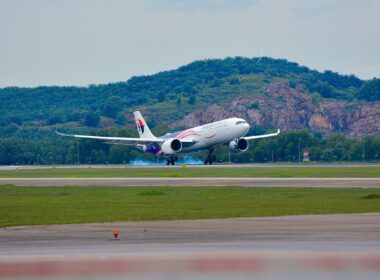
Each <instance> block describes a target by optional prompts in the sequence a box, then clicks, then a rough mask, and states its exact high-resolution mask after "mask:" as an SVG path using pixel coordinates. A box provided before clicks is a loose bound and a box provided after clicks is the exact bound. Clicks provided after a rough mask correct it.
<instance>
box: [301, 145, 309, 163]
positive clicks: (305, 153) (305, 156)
mask: <svg viewBox="0 0 380 280" xmlns="http://www.w3.org/2000/svg"><path fill="white" fill-rule="evenodd" d="M303 161H304V162H308V161H310V158H309V149H308V148H304V149H303Z"/></svg>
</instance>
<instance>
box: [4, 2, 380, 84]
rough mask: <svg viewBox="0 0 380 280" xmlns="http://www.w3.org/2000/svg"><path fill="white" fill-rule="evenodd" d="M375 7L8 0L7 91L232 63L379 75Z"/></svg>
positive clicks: (379, 20)
mask: <svg viewBox="0 0 380 280" xmlns="http://www.w3.org/2000/svg"><path fill="white" fill-rule="evenodd" d="M379 11H380V1H377V0H356V1H354V0H240V1H239V0H193V1H191V0H177V1H175V0H156V1H154V0H141V1H137V0H136V1H122V0H62V1H61V0H0V87H6V86H38V85H89V84H92V83H94V84H99V83H108V82H116V81H125V80H127V79H128V78H130V77H131V76H135V75H148V74H153V73H156V72H159V71H164V70H170V69H175V68H177V67H179V66H181V65H184V64H187V63H190V62H192V61H194V60H198V59H205V58H224V57H227V56H246V57H255V56H271V57H275V58H286V59H288V60H291V61H295V62H298V63H300V64H301V65H305V66H308V67H310V68H313V69H318V70H325V69H331V70H333V71H338V72H341V73H345V74H355V75H357V76H359V77H360V78H364V79H370V78H373V77H380V16H379V13H380V12H379Z"/></svg>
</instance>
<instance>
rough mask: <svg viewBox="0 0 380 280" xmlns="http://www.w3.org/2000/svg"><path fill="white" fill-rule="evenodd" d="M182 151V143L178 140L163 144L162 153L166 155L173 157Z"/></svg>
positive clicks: (167, 141) (170, 140)
mask: <svg viewBox="0 0 380 280" xmlns="http://www.w3.org/2000/svg"><path fill="white" fill-rule="evenodd" d="M181 150H182V143H181V141H180V140H178V139H169V140H166V141H165V142H164V143H162V146H161V151H162V152H163V153H164V154H166V155H172V154H174V153H178V152H179V151H181Z"/></svg>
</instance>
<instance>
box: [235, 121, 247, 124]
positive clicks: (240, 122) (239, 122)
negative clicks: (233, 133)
mask: <svg viewBox="0 0 380 280" xmlns="http://www.w3.org/2000/svg"><path fill="white" fill-rule="evenodd" d="M243 123H247V122H245V121H237V122H236V123H235V124H236V125H238V124H243Z"/></svg>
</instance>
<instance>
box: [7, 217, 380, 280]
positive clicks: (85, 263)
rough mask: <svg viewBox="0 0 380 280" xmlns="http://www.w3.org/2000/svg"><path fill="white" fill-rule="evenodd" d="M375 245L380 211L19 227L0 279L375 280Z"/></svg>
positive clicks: (378, 265)
mask: <svg viewBox="0 0 380 280" xmlns="http://www.w3.org/2000/svg"><path fill="white" fill-rule="evenodd" d="M115 228H117V229H118V230H119V232H120V240H117V241H116V240H114V239H113V235H112V232H113V230H114V229H115ZM379 252H380V214H352V215H323V216H322V215H315V216H288V217H269V218H238V219H222V220H193V221H162V222H127V223H124V222H123V223H104V224H85V225H52V226H21V227H12V228H7V229H0V278H4V279H5V278H13V277H16V276H17V277H19V278H23V279H24V278H27V279H40V278H41V277H43V276H44V277H48V278H49V279H52V278H57V279H67V278H70V279H104V278H107V279H194V277H197V278H198V279H231V277H232V278H234V279H236V277H237V278H239V279H252V276H255V278H257V279H278V278H279V277H281V278H283V277H286V278H288V279H290V278H291V279H305V277H308V278H311V279H321V278H323V277H329V279H358V276H360V279H378V275H379V273H380V253H379Z"/></svg>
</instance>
